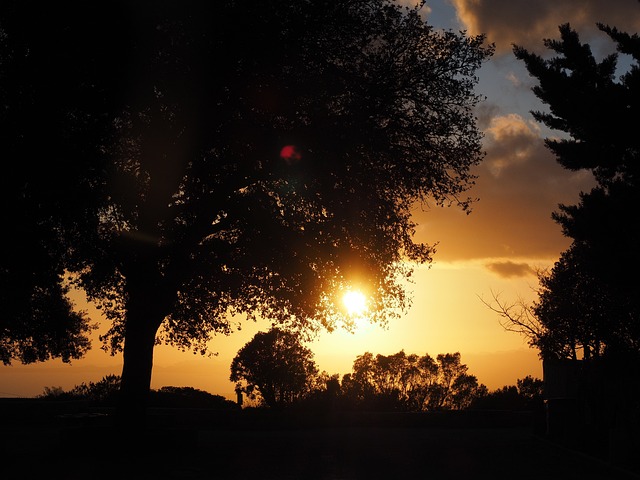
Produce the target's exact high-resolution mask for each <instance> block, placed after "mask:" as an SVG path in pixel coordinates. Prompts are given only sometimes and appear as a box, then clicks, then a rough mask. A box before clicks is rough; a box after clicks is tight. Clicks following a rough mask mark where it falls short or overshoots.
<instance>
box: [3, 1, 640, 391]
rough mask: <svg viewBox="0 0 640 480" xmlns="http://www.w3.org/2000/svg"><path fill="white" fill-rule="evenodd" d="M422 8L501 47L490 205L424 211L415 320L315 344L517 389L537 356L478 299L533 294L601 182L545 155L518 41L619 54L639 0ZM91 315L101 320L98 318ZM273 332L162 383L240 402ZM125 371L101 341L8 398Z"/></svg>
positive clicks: (339, 358)
mask: <svg viewBox="0 0 640 480" xmlns="http://www.w3.org/2000/svg"><path fill="white" fill-rule="evenodd" d="M403 3H407V4H408V3H413V2H411V1H410V0H406V1H403ZM576 5H578V6H576ZM424 13H425V15H426V16H427V17H428V18H429V22H430V23H432V24H433V25H434V26H435V27H436V28H453V29H456V30H457V29H466V30H468V31H469V32H470V33H480V32H486V33H488V36H489V40H490V41H495V42H496V45H497V52H496V55H495V56H494V58H493V59H492V60H491V61H490V62H489V63H488V64H487V65H485V66H484V67H483V68H482V69H481V70H480V72H479V77H480V82H479V85H478V92H479V93H481V94H483V95H486V96H487V100H486V102H484V103H483V104H482V106H481V107H480V109H479V110H478V120H479V125H480V127H481V128H482V130H483V131H484V132H485V141H484V145H485V149H486V152H487V156H486V159H485V161H484V162H483V163H482V165H480V166H479V167H478V168H477V169H476V171H475V173H477V174H478V176H479V178H478V181H477V185H476V186H475V188H474V189H473V190H472V191H471V192H469V193H470V194H471V195H472V196H474V197H479V198H480V201H479V202H478V203H477V204H476V205H475V207H474V209H473V212H472V213H471V214H470V215H465V214H463V213H461V212H460V211H458V210H455V209H452V208H449V209H428V208H426V207H424V208H417V209H416V212H415V215H414V219H415V221H416V222H417V223H418V229H417V239H418V240H420V241H424V242H427V243H435V242H439V243H438V248H437V253H436V255H435V257H434V263H433V265H432V266H431V268H430V269H427V268H421V269H419V270H418V271H416V273H415V275H414V280H415V284H413V285H412V286H411V289H412V291H413V298H414V300H413V306H412V308H411V309H410V311H409V312H408V313H407V315H406V316H404V317H403V318H401V319H398V320H396V321H393V323H391V324H390V325H389V327H388V329H387V330H383V329H381V328H379V327H368V328H365V329H364V330H362V331H359V332H357V333H356V334H353V335H352V334H348V333H345V332H335V333H333V334H323V335H321V336H320V338H319V339H317V340H316V341H315V342H313V343H310V344H309V347H310V348H311V349H312V350H313V352H314V353H315V360H316V363H317V364H318V366H319V367H320V369H321V370H326V371H327V372H328V373H330V374H333V373H340V374H345V373H348V372H350V370H351V366H352V364H353V360H355V358H356V356H357V355H360V354H362V353H364V352H366V351H370V352H372V353H374V354H376V353H382V354H385V355H387V354H392V353H396V352H398V351H400V350H402V349H404V350H405V352H407V353H417V354H420V355H423V354H425V353H428V354H430V355H431V356H434V357H435V356H436V355H437V354H439V353H453V352H457V351H459V352H460V353H461V356H462V362H463V363H465V364H467V365H468V366H469V373H472V374H474V375H476V376H477V378H478V381H479V382H480V383H484V384H485V385H487V387H489V388H490V389H495V388H499V387H501V386H503V385H513V384H515V382H516V380H517V379H518V378H522V377H524V376H526V375H533V376H536V377H539V378H541V377H542V367H541V364H540V362H539V360H538V357H537V351H536V350H533V349H530V348H529V347H528V346H527V344H526V342H525V340H524V339H523V338H521V337H520V336H518V335H517V334H515V333H510V332H506V331H505V330H504V329H503V328H502V327H501V326H500V323H499V320H500V319H499V317H498V316H497V315H496V314H495V313H493V312H491V311H490V310H489V309H488V308H487V307H486V305H484V304H483V303H482V301H481V300H480V298H479V297H482V298H484V299H487V300H488V299H490V298H491V295H492V292H499V293H500V295H501V298H503V299H504V300H516V299H518V298H520V297H521V298H523V299H525V300H528V301H531V300H533V299H535V295H534V294H533V292H532V289H533V288H535V286H536V277H535V275H534V274H533V271H534V269H535V268H538V267H548V266H551V265H552V264H553V262H555V260H556V259H557V258H558V257H559V255H560V253H561V252H562V251H563V250H564V249H566V248H567V247H568V245H569V240H568V239H566V238H564V237H563V236H562V234H561V231H560V228H559V227H558V226H557V225H556V224H555V223H554V222H553V221H552V220H551V212H552V211H553V210H555V209H556V208H557V205H558V203H568V204H574V203H577V201H578V194H579V192H580V191H581V190H588V189H589V188H590V187H591V185H592V182H591V179H590V177H589V176H588V175H585V174H584V173H580V172H578V173H575V172H574V173H572V172H568V171H565V170H563V169H562V168H561V167H559V166H558V165H557V164H556V163H555V160H554V158H553V157H552V156H551V155H550V154H549V152H548V151H547V150H546V149H545V147H544V145H543V143H542V142H543V138H544V137H545V136H548V135H550V134H552V133H553V132H548V131H544V130H542V129H541V127H540V126H539V125H537V124H536V123H535V122H534V121H533V119H532V117H531V114H530V113H529V111H530V110H532V109H533V110H535V109H543V106H542V105H540V104H539V103H538V102H537V101H536V99H535V97H534V96H533V95H532V93H531V86H532V85H533V83H532V79H531V78H530V77H528V75H527V73H526V70H525V69H524V67H523V66H522V65H520V64H519V63H518V62H517V61H516V60H515V59H514V58H513V55H512V54H511V51H510V48H511V47H510V45H511V44H512V43H516V44H519V45H522V46H525V47H526V48H528V49H530V50H536V51H539V52H540V53H542V52H543V49H542V48H541V46H542V38H543V37H554V38H555V37H557V31H558V30H557V27H558V25H559V24H561V23H566V22H570V23H571V25H572V27H573V28H576V29H577V30H578V32H579V34H580V36H581V39H582V40H583V41H587V42H590V43H591V44H592V47H593V50H594V53H596V54H599V53H601V54H605V53H610V51H611V45H610V44H609V43H607V42H606V36H604V34H602V33H601V32H598V31H597V29H596V28H595V23H596V22H604V23H609V24H611V25H616V26H617V27H619V28H621V29H622V30H627V31H629V32H631V33H633V32H637V31H638V30H640V28H639V27H640V5H638V2H637V1H636V0H609V1H607V2H603V1H601V0H590V1H588V0H584V1H581V2H575V1H572V0H556V1H554V2H513V1H511V0H493V1H485V2H477V1H475V0H434V1H432V2H428V7H427V8H425V9H424ZM89 312H90V314H91V315H92V316H93V318H95V319H98V318H99V316H98V312H97V311H95V310H93V309H91V308H89ZM268 328H269V325H268V324H267V323H266V322H265V323H264V324H244V326H243V330H242V331H241V332H237V333H234V334H233V335H231V336H230V337H218V338H216V339H215V340H214V341H213V342H212V349H213V350H215V351H218V352H219V355H218V356H216V357H213V358H202V357H200V356H196V355H194V354H192V353H180V352H177V351H175V350H172V349H169V348H167V347H160V348H157V349H156V354H155V363H154V371H153V378H152V388H159V387H161V386H165V385H172V386H191V387H194V388H199V389H202V390H206V391H208V392H210V393H214V394H220V395H224V396H226V397H228V398H231V399H233V398H235V396H234V393H233V385H232V384H231V382H229V381H228V377H229V366H230V364H231V361H232V359H233V357H234V356H235V354H236V353H237V351H238V350H239V349H240V348H241V347H242V346H243V345H244V344H245V343H246V342H247V341H249V340H250V339H251V337H252V336H253V335H254V334H255V333H256V332H257V331H258V330H266V329H268ZM120 370H121V359H120V357H118V356H116V357H110V356H109V355H108V354H106V353H104V352H102V351H101V350H100V349H99V344H98V343H97V342H95V343H94V348H93V350H92V351H91V352H90V353H89V354H88V355H87V357H86V358H85V359H83V360H81V361H75V362H73V363H72V364H71V365H64V364H62V363H61V362H59V361H52V362H47V363H45V364H39V365H28V366H22V365H19V364H14V366H11V367H0V396H9V397H10V396H33V395H37V394H40V393H42V391H43V389H44V387H45V386H48V387H51V386H61V387H62V388H64V389H69V388H71V387H73V386H74V385H77V384H79V383H82V382H89V381H98V380H100V379H101V378H102V377H103V376H105V375H108V374H120Z"/></svg>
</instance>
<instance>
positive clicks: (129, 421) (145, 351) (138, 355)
mask: <svg viewBox="0 0 640 480" xmlns="http://www.w3.org/2000/svg"><path fill="white" fill-rule="evenodd" d="M145 290H146V289H143V291H138V292H131V293H132V294H131V293H130V299H129V301H128V302H127V323H126V331H125V341H124V352H123V353H124V354H123V366H122V378H121V385H120V398H119V402H118V410H117V419H118V422H119V423H120V424H121V425H122V426H125V427H132V428H138V427H144V426H145V425H146V416H147V415H146V413H147V406H148V400H149V393H150V389H151V373H152V370H153V347H154V344H155V338H156V333H157V331H158V328H159V327H160V324H161V323H162V320H163V319H164V315H163V314H162V313H161V312H160V311H159V310H160V309H159V308H158V302H157V301H154V300H153V299H152V297H151V296H150V295H148V294H147V293H151V292H147V291H145ZM156 298H157V297H156Z"/></svg>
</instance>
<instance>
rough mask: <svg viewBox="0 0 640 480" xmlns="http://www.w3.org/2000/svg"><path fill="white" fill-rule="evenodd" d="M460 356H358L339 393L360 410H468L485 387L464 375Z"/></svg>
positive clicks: (448, 354)
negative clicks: (435, 357)
mask: <svg viewBox="0 0 640 480" xmlns="http://www.w3.org/2000/svg"><path fill="white" fill-rule="evenodd" d="M467 369H468V368H467V366H466V365H464V364H462V363H461V362H460V353H453V354H450V353H447V354H439V355H438V356H437V359H436V360H434V359H433V358H432V357H431V356H430V355H428V354H426V355H424V356H422V357H419V356H418V355H415V354H411V355H407V354H405V352H404V350H401V351H400V352H398V353H396V354H394V355H389V356H385V355H380V354H378V355H376V356H375V357H374V356H373V354H371V353H370V352H366V353H364V354H363V355H360V356H358V357H357V358H356V360H355V361H354V362H353V370H352V373H351V374H348V375H345V376H344V377H343V380H342V392H343V395H345V396H346V397H347V398H348V399H350V400H351V401H352V402H354V403H355V404H356V405H358V406H360V407H361V408H378V409H387V410H389V409H392V410H409V411H422V410H442V409H447V410H448V409H464V408H467V407H468V406H469V405H470V404H471V401H472V399H473V398H474V396H476V395H478V394H480V393H481V392H482V390H483V388H486V387H484V385H478V380H477V378H476V377H475V376H474V375H469V374H467Z"/></svg>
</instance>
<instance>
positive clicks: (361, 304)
mask: <svg viewBox="0 0 640 480" xmlns="http://www.w3.org/2000/svg"><path fill="white" fill-rule="evenodd" d="M342 303H344V306H345V307H346V309H347V313H348V314H349V315H351V316H357V315H361V314H363V313H364V312H365V310H366V309H367V299H366V297H365V296H364V294H363V293H362V292H359V291H358V290H349V291H347V292H346V293H345V294H344V296H343V297H342Z"/></svg>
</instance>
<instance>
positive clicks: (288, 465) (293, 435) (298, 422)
mask: <svg viewBox="0 0 640 480" xmlns="http://www.w3.org/2000/svg"><path fill="white" fill-rule="evenodd" d="M20 415H23V417H22V418H20V416H19V415H18V416H14V415H11V413H10V412H7V411H6V410H5V411H4V415H3V416H2V418H3V420H4V422H3V423H4V425H3V430H2V435H1V437H2V438H1V439H0V447H1V451H0V455H1V457H0V458H2V464H1V465H0V477H2V478H4V479H20V480H23V479H24V480H27V479H36V478H37V479H42V478H53V479H57V478H60V479H70V480H71V479H109V480H112V479H252V480H256V479H257V480H260V479H279V480H284V479H301V480H306V479H309V480H313V479H318V480H319V479H332V480H333V479H335V480H338V479H344V480H347V479H405V478H408V479H438V480H442V479H485V478H486V479H494V480H495V479H519V480H525V479H535V480H542V479H563V480H565V479H566V480H570V479H581V480H584V479H603V480H617V479H640V475H637V474H634V473H632V472H631V471H629V470H628V469H621V468H617V467H614V466H613V465H612V464H611V463H610V462H608V461H605V460H603V459H598V458H594V457H592V456H587V455H584V454H581V453H578V452H576V451H573V450H571V449H567V448H563V447H561V446H559V445H558V444H556V443H554V442H551V441H549V440H548V439H547V438H545V436H544V435H540V434H539V433H538V432H537V429H536V428H534V425H532V423H531V422H530V421H529V419H528V418H527V417H526V415H518V416H513V415H511V414H504V413H502V414H496V413H495V412H494V413H484V414H482V415H466V416H461V415H424V414H386V415H384V414H363V413H359V414H353V413H352V414H330V415H328V414H318V415H315V416H313V415H311V416H310V415H304V416H302V415H297V416H295V415H294V416H284V415H283V416H280V417H276V416H273V415H271V416H269V417H266V416H265V415H264V414H258V413H256V412H253V413H251V412H216V413H212V412H208V411H198V410H195V411H194V410H190V411H188V412H182V411H171V410H167V411H162V412H156V413H155V415H153V416H152V417H151V421H150V424H149V427H148V429H147V430H146V432H145V433H144V434H143V435H142V436H141V437H139V438H132V437H131V436H128V435H123V434H122V433H121V432H120V431H116V429H115V428H114V427H113V425H112V424H111V421H110V416H109V415H101V414H95V413H92V414H87V413H82V414H71V415H70V414H63V415H59V414H56V415H55V416H54V417H50V416H48V415H47V414H46V413H42V412H36V413H33V414H28V412H27V413H26V415H27V417H24V415H25V412H24V411H22V412H21V413H20Z"/></svg>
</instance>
